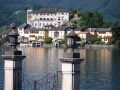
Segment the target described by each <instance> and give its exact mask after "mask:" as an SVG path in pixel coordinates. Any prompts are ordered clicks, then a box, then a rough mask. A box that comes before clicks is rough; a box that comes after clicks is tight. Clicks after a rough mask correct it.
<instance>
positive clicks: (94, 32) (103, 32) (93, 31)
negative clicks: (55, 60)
mask: <svg viewBox="0 0 120 90" xmlns="http://www.w3.org/2000/svg"><path fill="white" fill-rule="evenodd" d="M86 32H87V35H86V41H87V42H88V41H90V42H93V41H94V40H95V38H101V39H102V42H105V43H107V42H108V41H109V39H110V38H112V33H111V29H110V28H88V29H87V30H86Z"/></svg>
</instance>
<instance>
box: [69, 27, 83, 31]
mask: <svg viewBox="0 0 120 90" xmlns="http://www.w3.org/2000/svg"><path fill="white" fill-rule="evenodd" d="M67 31H71V29H70V27H69V28H68V29H67ZM74 31H84V28H82V27H76V28H75V29H74Z"/></svg>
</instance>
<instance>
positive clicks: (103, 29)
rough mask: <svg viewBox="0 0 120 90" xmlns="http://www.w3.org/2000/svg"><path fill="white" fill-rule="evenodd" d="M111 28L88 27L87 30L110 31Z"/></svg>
mask: <svg viewBox="0 0 120 90" xmlns="http://www.w3.org/2000/svg"><path fill="white" fill-rule="evenodd" d="M110 30H111V29H110V28H88V29H87V30H86V31H87V32H95V31H96V32H110Z"/></svg>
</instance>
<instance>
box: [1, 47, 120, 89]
mask: <svg viewBox="0 0 120 90" xmlns="http://www.w3.org/2000/svg"><path fill="white" fill-rule="evenodd" d="M18 49H19V50H21V51H22V52H23V55H26V58H25V59H24V60H23V72H24V73H25V74H26V75H28V76H32V77H33V79H37V80H38V79H40V78H43V77H44V76H45V75H47V74H49V73H56V71H57V70H59V71H61V62H60V60H59V57H62V56H63V55H64V53H65V51H66V50H64V49H63V48H40V47H39V48H33V47H18ZM5 50H7V48H6V47H0V55H4V53H5ZM75 52H79V53H80V57H81V58H84V61H83V62H82V63H81V67H80V68H81V74H80V78H81V79H80V90H120V49H118V48H87V49H75ZM3 69H4V60H3V59H1V57H0V90H3V86H4V70H3Z"/></svg>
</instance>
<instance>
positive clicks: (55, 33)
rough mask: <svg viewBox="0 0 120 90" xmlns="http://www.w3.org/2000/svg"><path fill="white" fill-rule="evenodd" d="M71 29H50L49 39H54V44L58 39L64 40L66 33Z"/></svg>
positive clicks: (61, 27) (66, 27) (62, 27)
mask: <svg viewBox="0 0 120 90" xmlns="http://www.w3.org/2000/svg"><path fill="white" fill-rule="evenodd" d="M68 28H69V27H68V26H60V27H55V28H51V29H49V37H52V38H53V42H54V41H56V40H57V39H64V37H65V33H66V31H67V29H68Z"/></svg>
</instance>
